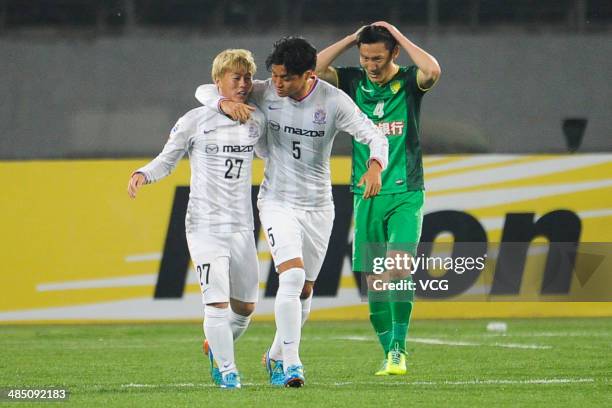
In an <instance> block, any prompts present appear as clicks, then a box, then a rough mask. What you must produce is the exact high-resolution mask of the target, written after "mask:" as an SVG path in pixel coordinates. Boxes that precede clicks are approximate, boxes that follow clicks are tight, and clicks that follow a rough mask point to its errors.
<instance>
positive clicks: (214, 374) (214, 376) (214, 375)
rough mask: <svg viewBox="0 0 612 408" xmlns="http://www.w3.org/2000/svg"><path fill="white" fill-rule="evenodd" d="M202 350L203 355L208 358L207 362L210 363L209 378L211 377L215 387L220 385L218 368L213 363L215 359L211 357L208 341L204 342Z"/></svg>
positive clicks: (220, 378)
mask: <svg viewBox="0 0 612 408" xmlns="http://www.w3.org/2000/svg"><path fill="white" fill-rule="evenodd" d="M202 350H204V354H206V356H207V357H208V361H209V362H210V376H211V377H212V380H213V382H214V383H215V385H221V382H222V381H223V378H222V376H221V371H219V367H218V366H217V363H216V362H215V358H214V357H213V353H212V350H211V349H210V346H209V345H208V340H204V344H203V345H202Z"/></svg>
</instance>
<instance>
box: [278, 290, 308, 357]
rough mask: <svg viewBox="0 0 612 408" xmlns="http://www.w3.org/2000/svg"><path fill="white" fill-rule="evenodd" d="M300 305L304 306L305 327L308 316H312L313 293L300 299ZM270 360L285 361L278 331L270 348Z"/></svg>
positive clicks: (303, 320) (303, 319)
mask: <svg viewBox="0 0 612 408" xmlns="http://www.w3.org/2000/svg"><path fill="white" fill-rule="evenodd" d="M300 303H301V304H302V327H304V323H306V320H307V319H308V315H309V314H310V304H311V303H312V293H311V294H310V296H309V297H307V298H306V299H300ZM270 358H271V359H272V360H282V359H283V349H282V348H281V341H280V337H279V336H278V331H277V332H276V333H275V334H274V341H273V342H272V346H271V347H270Z"/></svg>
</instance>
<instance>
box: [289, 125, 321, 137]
mask: <svg viewBox="0 0 612 408" xmlns="http://www.w3.org/2000/svg"><path fill="white" fill-rule="evenodd" d="M283 130H284V131H285V132H286V133H293V134H294V135H299V136H307V137H323V136H325V131H324V130H309V129H300V128H294V127H291V126H285V127H284V128H283Z"/></svg>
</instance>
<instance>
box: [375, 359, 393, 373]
mask: <svg viewBox="0 0 612 408" xmlns="http://www.w3.org/2000/svg"><path fill="white" fill-rule="evenodd" d="M388 366H389V360H388V359H386V358H385V359H384V360H383V362H382V364H381V365H380V369H379V370H378V371H377V372H375V373H374V375H376V376H383V375H389V373H388V372H387V368H388Z"/></svg>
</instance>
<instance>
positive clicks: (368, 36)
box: [357, 25, 397, 51]
mask: <svg viewBox="0 0 612 408" xmlns="http://www.w3.org/2000/svg"><path fill="white" fill-rule="evenodd" d="M376 43H383V44H385V48H386V49H387V50H389V51H393V49H394V48H395V47H397V40H396V39H395V38H394V37H393V35H391V33H390V32H389V30H387V29H386V28H385V27H380V26H373V25H369V26H366V27H364V29H363V30H361V32H360V33H359V37H358V38H357V47H360V46H361V44H376Z"/></svg>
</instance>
